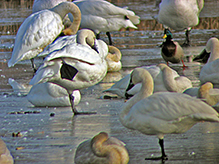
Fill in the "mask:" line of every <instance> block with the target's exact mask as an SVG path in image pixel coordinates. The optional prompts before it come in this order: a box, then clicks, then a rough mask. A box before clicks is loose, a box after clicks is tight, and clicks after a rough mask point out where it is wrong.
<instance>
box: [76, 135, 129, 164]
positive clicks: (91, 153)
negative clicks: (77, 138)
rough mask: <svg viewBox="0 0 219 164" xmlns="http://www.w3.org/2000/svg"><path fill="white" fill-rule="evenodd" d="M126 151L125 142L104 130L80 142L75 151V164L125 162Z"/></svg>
mask: <svg viewBox="0 0 219 164" xmlns="http://www.w3.org/2000/svg"><path fill="white" fill-rule="evenodd" d="M128 162H129V155H128V151H127V150H126V148H125V144H124V143H123V142H122V141H120V140H118V139H117V138H114V137H109V136H108V134H107V133H106V132H100V133H99V134H98V135H96V136H94V137H93V138H92V139H89V140H86V141H84V142H82V143H81V144H80V145H79V146H78V147H77V150H76V153H75V164H127V163H128Z"/></svg>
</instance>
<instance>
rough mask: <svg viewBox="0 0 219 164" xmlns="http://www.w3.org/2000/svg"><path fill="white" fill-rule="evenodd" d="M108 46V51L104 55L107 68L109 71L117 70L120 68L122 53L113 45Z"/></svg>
mask: <svg viewBox="0 0 219 164" xmlns="http://www.w3.org/2000/svg"><path fill="white" fill-rule="evenodd" d="M108 48H109V53H108V55H107V56H106V62H107V67H108V69H107V70H108V71H109V72H116V71H119V70H120V69H122V63H121V58H122V53H121V51H120V50H119V49H118V48H116V47H115V46H108Z"/></svg>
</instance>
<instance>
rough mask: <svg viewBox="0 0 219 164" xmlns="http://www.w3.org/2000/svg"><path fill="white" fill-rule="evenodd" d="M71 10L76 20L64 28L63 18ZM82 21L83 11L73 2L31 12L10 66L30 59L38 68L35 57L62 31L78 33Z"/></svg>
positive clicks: (22, 26) (20, 33)
mask: <svg viewBox="0 0 219 164" xmlns="http://www.w3.org/2000/svg"><path fill="white" fill-rule="evenodd" d="M69 12H71V13H72V15H73V16H74V18H75V19H74V22H73V23H72V24H71V26H70V27H69V28H67V29H65V30H63V23H62V20H63V18H64V16H65V15H66V14H67V13H69ZM80 22H81V12H80V10H79V8H78V7H77V6H76V5H75V4H74V3H71V2H62V3H60V4H59V5H57V6H55V7H54V8H52V9H49V10H41V11H39V12H36V13H33V14H31V15H30V16H29V17H28V18H26V19H25V21H24V22H23V23H22V25H21V26H20V28H19V30H18V32H17V35H16V39H15V44H14V48H13V52H12V56H11V59H10V60H9V61H8V67H12V66H14V65H15V64H16V63H17V62H19V61H21V60H27V59H30V60H31V62H32V67H33V68H34V70H36V68H35V66H34V63H33V58H35V57H36V56H37V54H39V53H40V52H41V51H43V49H44V48H45V47H46V46H47V45H48V44H50V43H52V42H53V41H54V40H55V38H56V37H57V36H58V35H59V34H60V33H61V32H62V30H63V33H64V34H65V35H73V34H76V33H77V31H78V28H79V25H80Z"/></svg>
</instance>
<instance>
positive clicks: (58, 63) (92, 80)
mask: <svg viewBox="0 0 219 164" xmlns="http://www.w3.org/2000/svg"><path fill="white" fill-rule="evenodd" d="M76 40H77V43H72V44H69V45H67V46H64V47H63V48H62V49H60V50H59V51H53V52H51V53H50V54H49V55H48V56H47V57H46V58H45V59H44V64H43V65H41V66H40V68H39V69H38V70H37V72H36V74H35V76H34V77H33V78H32V79H31V81H30V84H31V85H34V84H37V83H42V82H47V81H48V82H53V83H55V84H58V85H60V86H62V87H63V88H65V89H66V90H67V92H68V94H69V98H70V103H71V107H72V111H73V113H74V114H75V115H76V114H87V113H86V112H85V113H80V112H78V111H77V110H76V109H75V108H74V103H73V100H74V97H73V96H72V95H71V93H72V92H73V91H74V90H76V89H83V88H87V87H90V86H93V85H95V84H97V83H98V82H100V81H101V80H102V79H103V78H104V77H105V75H106V73H107V63H106V60H105V58H106V55H107V53H108V46H107V44H106V43H105V42H103V41H102V40H96V39H95V34H94V33H93V32H92V31H91V30H87V29H82V30H80V31H78V34H77V39H76ZM87 43H89V44H87ZM91 47H96V48H97V51H95V50H94V49H92V48H91Z"/></svg>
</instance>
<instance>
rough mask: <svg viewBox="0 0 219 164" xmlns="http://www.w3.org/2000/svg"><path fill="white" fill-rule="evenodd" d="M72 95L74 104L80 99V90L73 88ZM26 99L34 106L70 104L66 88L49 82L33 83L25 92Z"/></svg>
mask: <svg viewBox="0 0 219 164" xmlns="http://www.w3.org/2000/svg"><path fill="white" fill-rule="evenodd" d="M72 96H74V105H77V104H79V102H80V100H81V93H80V91H79V90H74V91H73V92H72ZM27 100H28V101H29V102H30V103H31V104H33V105H34V106H42V107H46V106H48V107H51V106H56V107H59V106H71V103H70V101H69V95H68V92H67V91H66V89H64V88H63V87H61V86H59V85H57V84H54V83H50V82H46V83H39V84H36V85H34V86H33V87H32V88H31V89H30V91H29V93H28V94H27Z"/></svg>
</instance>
